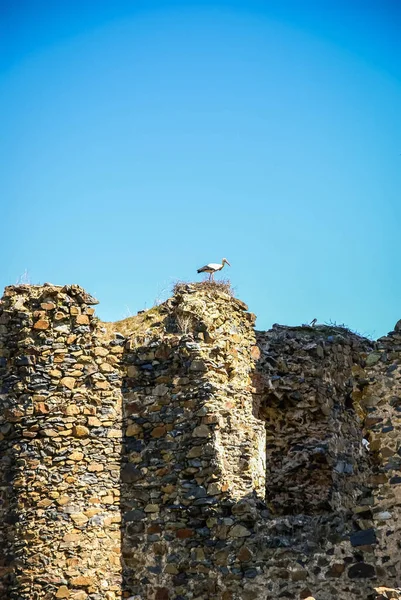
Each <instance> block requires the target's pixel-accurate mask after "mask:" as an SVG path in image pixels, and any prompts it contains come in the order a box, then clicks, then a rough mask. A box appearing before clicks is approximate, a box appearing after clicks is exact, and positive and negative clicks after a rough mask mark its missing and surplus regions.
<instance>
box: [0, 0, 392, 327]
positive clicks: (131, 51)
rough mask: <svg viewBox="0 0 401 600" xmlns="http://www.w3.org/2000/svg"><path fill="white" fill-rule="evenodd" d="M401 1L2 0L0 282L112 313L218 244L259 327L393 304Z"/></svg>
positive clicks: (182, 274)
mask: <svg viewBox="0 0 401 600" xmlns="http://www.w3.org/2000/svg"><path fill="white" fill-rule="evenodd" d="M400 31H401V3H400V2H399V0H315V1H313V0H303V1H302V2H301V1H300V0H271V1H269V0H265V1H263V2H262V1H256V0H242V1H241V0H238V1H235V0H232V1H229V0H226V1H223V0H222V1H221V2H218V1H207V0H205V1H203V2H202V1H198V2H192V1H191V0H185V1H184V0H182V1H178V0H177V1H169V0H164V1H162V0H159V1H156V0H146V1H145V0H144V1H141V0H135V1H134V0H126V1H123V0H57V2H54V0H47V1H46V0H29V1H28V0H18V2H15V1H14V0H3V1H2V2H1V6H0V121H1V128H0V139H1V145H0V198H1V213H0V214H1V235H0V252H1V257H2V261H1V262H2V265H1V270H0V285H1V286H2V287H4V286H5V285H8V284H12V283H16V281H17V280H18V279H19V278H20V277H21V276H22V275H23V273H24V272H25V271H26V270H27V271H28V278H29V280H30V282H31V283H44V282H46V281H48V282H52V283H57V284H64V283H78V284H80V285H82V286H83V287H85V288H86V289H87V290H88V291H89V292H90V293H92V294H94V295H96V296H97V297H98V299H99V300H100V302H101V303H100V305H99V307H98V314H99V316H100V317H101V318H103V319H104V320H117V319H121V318H123V317H124V316H128V315H129V314H135V313H136V311H138V310H140V309H143V308H150V307H152V306H153V305H154V303H155V302H156V301H159V300H160V299H165V298H166V297H168V295H169V292H170V290H171V287H172V284H173V283H174V281H176V280H200V278H201V277H200V276H199V275H197V273H196V269H197V268H198V267H200V266H202V265H204V264H205V263H206V262H219V261H220V260H221V258H222V257H223V256H225V257H227V258H228V260H229V261H230V262H231V265H232V267H231V268H229V267H227V268H226V269H225V270H224V271H223V273H222V276H229V277H230V279H231V282H232V285H233V286H234V288H235V290H236V293H237V296H238V297H240V298H241V299H243V300H245V301H246V302H247V303H248V304H249V307H250V309H251V310H252V311H253V312H255V313H256V314H257V315H258V320H257V326H258V328H260V329H265V328H268V327H270V326H271V324H272V323H274V322H278V323H285V324H299V323H302V322H307V321H309V320H311V319H312V318H314V317H316V318H317V319H318V320H319V321H320V322H325V321H329V320H332V321H336V322H339V323H343V322H344V323H345V324H347V325H348V326H350V327H351V328H353V329H357V330H358V331H360V332H361V333H366V334H370V335H373V336H374V337H379V336H380V335H384V334H385V333H386V332H387V331H389V330H391V329H392V328H393V326H394V324H395V322H396V321H397V320H398V319H400V318H401V301H400V298H401V234H400V231H401V193H400V190H401V185H400V184H401V35H400Z"/></svg>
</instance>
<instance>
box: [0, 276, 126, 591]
mask: <svg viewBox="0 0 401 600" xmlns="http://www.w3.org/2000/svg"><path fill="white" fill-rule="evenodd" d="M96 303H97V301H96V300H94V299H93V298H92V297H91V296H89V295H88V294H86V293H85V292H84V291H83V290H82V289H80V288H78V287H77V286H65V287H64V288H62V287H56V286H50V285H49V286H43V287H40V286H37V287H36V286H15V287H14V286H13V287H9V288H7V289H6V291H5V294H4V297H3V300H2V302H1V307H0V323H1V324H0V368H1V370H0V394H1V396H0V398H1V417H0V418H1V426H0V440H1V441H0V445H1V465H2V481H1V504H0V519H1V525H2V527H1V533H0V552H1V555H0V574H1V582H2V583H1V584H0V585H1V587H0V590H1V592H2V595H1V597H2V598H7V599H10V600H11V599H21V598H24V599H28V598H29V599H30V600H36V599H39V598H40V599H42V598H43V599H49V600H50V599H52V598H71V599H73V600H83V599H84V598H88V597H90V598H93V600H95V599H96V600H100V599H107V600H113V599H114V598H116V597H121V596H120V590H121V567H120V519H121V516H120V510H119V504H120V502H119V492H120V490H119V475H120V455H121V436H122V432H121V379H120V375H119V372H118V369H117V368H116V363H117V362H118V357H119V354H120V353H121V352H122V347H121V345H110V344H109V343H107V344H106V343H105V341H104V339H103V338H102V333H101V331H100V328H99V322H98V320H97V319H96V318H95V317H94V309H93V308H92V306H91V305H92V304H96Z"/></svg>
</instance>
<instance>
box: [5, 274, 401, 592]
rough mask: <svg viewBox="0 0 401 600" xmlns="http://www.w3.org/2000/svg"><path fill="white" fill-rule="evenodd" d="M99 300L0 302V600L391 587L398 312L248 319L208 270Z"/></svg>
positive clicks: (8, 298) (397, 484)
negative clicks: (382, 316)
mask: <svg viewBox="0 0 401 600" xmlns="http://www.w3.org/2000/svg"><path fill="white" fill-rule="evenodd" d="M95 303H96V300H95V299H94V298H92V297H91V296H89V295H88V294H86V292H84V290H82V289H81V288H79V287H78V286H65V287H61V286H52V285H44V286H26V285H22V286H10V287H9V288H6V291H5V295H4V297H3V300H2V301H1V303H0V447H1V455H0V469H1V474H2V479H1V484H0V493H1V495H0V500H1V503H0V519H1V520H0V523H1V527H0V597H1V598H4V599H6V598H7V599H10V600H28V599H29V600H43V599H47V600H50V599H53V598H69V599H72V600H103V599H105V600H117V599H121V598H126V599H128V598H129V599H131V600H190V599H191V600H192V599H193V600H206V599H208V598H211V599H214V598H216V599H218V600H252V599H255V600H258V599H260V600H273V599H276V598H287V599H294V600H298V599H306V598H309V600H310V599H311V598H314V599H316V600H335V599H337V600H351V599H353V598H355V599H357V598H360V599H361V600H362V599H363V600H366V599H371V600H373V599H377V600H384V599H385V598H401V593H400V590H398V591H397V589H396V588H397V587H401V563H400V550H401V525H400V524H399V523H400V520H399V517H400V508H401V491H400V490H401V449H400V444H401V431H400V427H401V390H400V386H401V383H400V382H401V372H400V363H401V323H399V324H397V326H396V330H395V331H394V332H392V333H391V334H389V336H387V337H386V338H382V339H381V340H379V341H378V342H370V341H368V340H366V339H364V338H361V337H360V336H357V335H355V334H353V333H351V332H349V331H348V330H346V329H343V328H336V327H334V328H333V327H332V328H330V327H325V326H322V327H319V326H318V327H313V328H312V327H293V328H289V327H283V326H274V327H273V329H272V330H271V331H268V332H255V331H254V329H253V326H254V316H253V315H252V314H250V313H248V312H247V307H246V306H245V305H244V304H243V303H242V302H241V301H239V300H237V299H235V298H232V297H231V296H230V295H228V294H227V293H225V292H224V291H222V288H219V287H218V286H216V287H215V288H211V287H210V286H206V287H202V286H199V285H182V286H179V287H178V289H177V291H176V293H175V295H174V296H173V298H171V299H170V300H168V301H167V302H166V303H164V304H163V305H161V306H159V307H156V308H155V309H152V310H151V311H148V312H147V313H143V314H140V315H138V316H137V317H133V318H130V319H127V320H125V321H123V322H119V323H115V324H103V323H101V322H99V321H98V319H97V318H96V317H95V315H94V309H93V308H92V305H93V304H95Z"/></svg>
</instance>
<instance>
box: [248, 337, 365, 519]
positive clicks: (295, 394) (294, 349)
mask: <svg viewBox="0 0 401 600" xmlns="http://www.w3.org/2000/svg"><path fill="white" fill-rule="evenodd" d="M298 329H301V328H298ZM312 335H315V336H316V333H315V332H313V331H312V332H311V333H309V332H306V333H303V332H302V335H301V334H300V333H299V332H298V330H296V332H293V331H291V330H290V331H287V330H284V328H283V331H281V330H280V331H279V332H278V333H277V332H275V331H273V332H267V333H260V334H258V345H259V348H260V350H261V356H260V359H259V361H258V363H257V366H256V367H257V370H256V382H257V385H256V389H257V396H258V400H257V402H256V405H257V406H258V417H259V418H262V419H263V420H264V422H265V427H266V503H267V505H268V507H269V508H270V510H271V511H272V513H273V514H275V515H294V514H305V515H321V514H327V513H332V512H341V511H346V510H350V509H352V507H354V506H355V505H356V504H357V503H358V501H359V500H360V499H361V497H362V496H363V495H364V494H366V493H369V492H367V488H366V486H365V485H364V483H365V481H366V478H367V476H368V473H369V455H368V452H367V451H366V448H365V447H364V446H363V443H362V440H363V429H362V421H361V419H360V417H359V415H358V412H357V411H356V410H355V407H354V404H353V401H352V395H351V393H352V376H351V366H352V358H351V357H350V356H349V353H348V354H347V352H346V351H345V350H344V346H343V345H340V344H339V345H338V346H336V345H334V344H333V343H331V344H330V345H329V344H327V343H326V341H325V339H324V337H323V336H322V339H321V340H318V342H319V343H318V342H316V339H314V338H312V341H311V336H312Z"/></svg>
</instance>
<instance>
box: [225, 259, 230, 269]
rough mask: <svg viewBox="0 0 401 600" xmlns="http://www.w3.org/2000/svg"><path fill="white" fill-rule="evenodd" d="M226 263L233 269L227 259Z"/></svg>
mask: <svg viewBox="0 0 401 600" xmlns="http://www.w3.org/2000/svg"><path fill="white" fill-rule="evenodd" d="M226 263H227V264H228V266H229V267H231V265H230V263H229V262H228V260H227V259H226Z"/></svg>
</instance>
